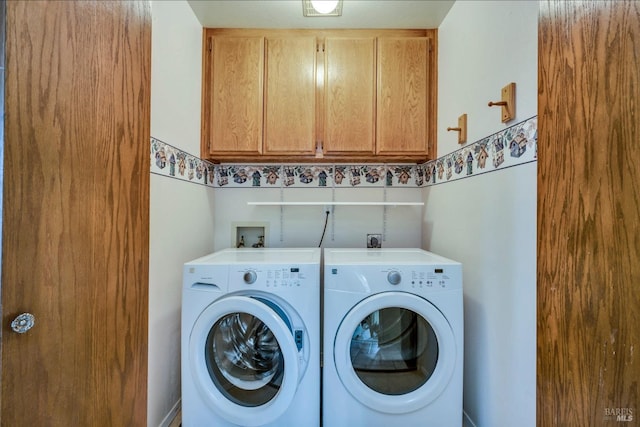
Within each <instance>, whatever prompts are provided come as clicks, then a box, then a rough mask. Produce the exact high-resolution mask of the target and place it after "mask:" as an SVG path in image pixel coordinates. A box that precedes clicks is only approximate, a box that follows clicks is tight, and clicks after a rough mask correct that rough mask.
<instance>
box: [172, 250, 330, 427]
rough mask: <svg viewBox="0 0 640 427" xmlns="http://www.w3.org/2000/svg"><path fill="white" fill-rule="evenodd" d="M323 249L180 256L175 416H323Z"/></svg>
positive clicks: (260, 420)
mask: <svg viewBox="0 0 640 427" xmlns="http://www.w3.org/2000/svg"><path fill="white" fill-rule="evenodd" d="M320 256H321V254H320V249H307V248H296V249H272V248H267V249H250V248H247V249H244V248H243V249H226V250H223V251H219V252H215V253H213V254H210V255H207V256H205V257H202V258H199V259H196V260H194V261H191V262H188V263H186V264H185V265H184V274H183V294H182V295H183V301H182V349H181V354H182V363H181V365H182V425H183V426H184V427H208V426H215V427H232V426H269V427H276V426H278V427H282V426H309V427H317V426H319V424H320V421H319V420H320V403H319V402H320V308H319V307H320Z"/></svg>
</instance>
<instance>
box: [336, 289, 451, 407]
mask: <svg viewBox="0 0 640 427" xmlns="http://www.w3.org/2000/svg"><path fill="white" fill-rule="evenodd" d="M456 351H457V350H456V346H455V339H454V335H453V330H452V329H451V326H450V325H449V322H448V321H447V319H446V318H445V317H444V316H443V315H442V313H441V312H440V310H438V309H437V308H436V307H435V306H434V305H433V304H431V303H430V302H429V301H427V300H426V299H423V298H421V297H419V296H416V295H413V294H409V293H404V292H384V293H380V294H376V295H373V296H371V297H369V298H366V299H364V300H363V301H360V302H359V303H358V304H356V305H355V306H354V307H353V308H352V309H351V310H350V311H349V312H348V313H347V315H346V316H345V317H344V319H343V320H342V322H341V324H340V326H339V327H338V331H337V333H336V337H335V345H334V362H335V366H336V370H337V372H338V376H339V377H340V380H341V381H342V384H343V385H344V387H345V388H346V389H347V390H348V391H349V392H350V393H351V394H352V395H353V397H355V398H356V399H357V400H359V401H360V402H361V403H362V404H364V405H366V406H368V407H370V408H372V409H375V410H377V411H381V412H386V413H392V414H400V413H408V412H412V411H415V410H416V409H419V408H421V407H424V406H426V405H428V404H429V403H431V402H432V401H433V400H434V399H435V398H437V397H438V396H439V395H440V394H441V393H442V391H443V390H444V389H445V387H446V386H447V384H448V383H449V381H450V379H451V375H452V374H453V370H454V366H455V360H456Z"/></svg>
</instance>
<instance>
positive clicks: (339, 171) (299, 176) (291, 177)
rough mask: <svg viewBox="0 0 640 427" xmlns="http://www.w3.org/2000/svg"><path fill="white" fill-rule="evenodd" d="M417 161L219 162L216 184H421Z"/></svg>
mask: <svg viewBox="0 0 640 427" xmlns="http://www.w3.org/2000/svg"><path fill="white" fill-rule="evenodd" d="M418 169H419V166H417V165H415V164H400V165H387V164H377V165H376V164H364V165H354V164H334V165H331V164H323V165H313V164H303V165H298V164H283V165H239V164H233V165H231V164H229V165H225V164H222V165H216V167H215V183H214V185H215V186H216V187H221V188H222V187H223V188H258V187H263V188H278V187H283V188H300V187H306V188H312V187H315V188H332V187H333V188H356V187H419V186H420V185H422V183H423V182H424V180H423V179H422V178H421V177H422V176H423V174H421V173H419V171H418Z"/></svg>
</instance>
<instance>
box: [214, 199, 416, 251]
mask: <svg viewBox="0 0 640 427" xmlns="http://www.w3.org/2000/svg"><path fill="white" fill-rule="evenodd" d="M281 194H282V195H281ZM421 197H422V196H421V189H419V188H388V189H386V199H385V189H384V188H336V189H335V190H332V189H331V188H311V189H309V188H286V189H282V190H280V189H266V188H261V189H254V188H219V189H216V206H215V230H214V231H215V248H216V250H219V249H223V248H228V247H231V246H234V245H235V241H234V240H232V232H231V230H232V225H234V224H236V223H245V222H249V223H251V222H256V221H257V222H265V223H267V226H268V230H269V233H268V238H267V241H266V242H265V243H266V245H267V246H268V247H304V246H309V247H316V246H318V244H319V243H320V238H321V236H322V230H323V226H324V222H325V213H324V212H325V210H324V207H323V206H286V207H283V208H282V209H281V208H280V207H279V206H247V202H248V201H251V202H267V201H269V202H273V201H276V202H277V201H285V202H311V201H332V200H333V201H336V202H382V201H385V200H386V201H389V202H391V201H395V202H421V201H422V199H421ZM422 210H423V209H422V207H421V206H396V207H386V208H385V207H382V206H336V207H335V208H334V209H330V211H331V212H332V213H331V214H330V215H329V221H328V223H327V230H326V234H325V237H324V241H323V243H322V246H323V247H327V248H335V247H366V243H367V234H384V239H385V240H384V241H383V242H382V246H383V247H390V248H391V247H420V246H421V244H422V242H421V232H422V231H421V230H422ZM246 243H247V244H249V243H251V242H246Z"/></svg>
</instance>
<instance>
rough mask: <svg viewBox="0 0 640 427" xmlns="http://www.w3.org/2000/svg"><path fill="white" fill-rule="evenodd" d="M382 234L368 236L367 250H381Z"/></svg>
mask: <svg viewBox="0 0 640 427" xmlns="http://www.w3.org/2000/svg"><path fill="white" fill-rule="evenodd" d="M381 247H382V234H367V248H381Z"/></svg>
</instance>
